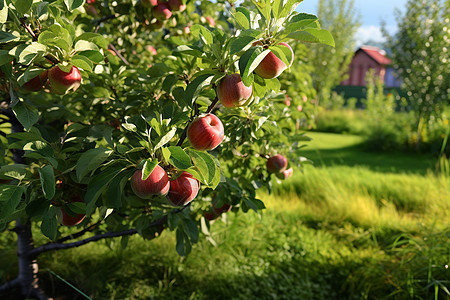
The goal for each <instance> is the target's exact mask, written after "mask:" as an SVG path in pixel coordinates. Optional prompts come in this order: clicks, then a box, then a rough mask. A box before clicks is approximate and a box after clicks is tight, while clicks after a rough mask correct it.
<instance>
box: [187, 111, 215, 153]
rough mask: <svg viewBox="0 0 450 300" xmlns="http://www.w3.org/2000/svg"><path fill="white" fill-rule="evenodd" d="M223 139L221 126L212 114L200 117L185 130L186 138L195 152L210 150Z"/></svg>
mask: <svg viewBox="0 0 450 300" xmlns="http://www.w3.org/2000/svg"><path fill="white" fill-rule="evenodd" d="M223 137H224V129H223V124H222V122H221V121H220V119H219V118H218V117H217V116H215V115H213V114H204V115H200V116H199V117H197V118H196V119H195V120H194V121H193V122H192V123H191V124H190V125H189V127H188V130H187V138H188V140H189V142H190V143H191V145H192V147H194V148H195V149H197V150H212V149H214V148H216V147H217V146H218V145H219V144H220V143H221V142H222V140H223Z"/></svg>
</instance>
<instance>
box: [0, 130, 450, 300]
mask: <svg viewBox="0 0 450 300" xmlns="http://www.w3.org/2000/svg"><path fill="white" fill-rule="evenodd" d="M308 135H309V136H311V137H312V138H313V141H312V142H311V143H309V146H308V147H306V148H302V149H301V151H300V153H299V155H303V156H306V157H308V158H311V159H313V160H314V162H315V167H312V166H306V167H305V168H304V170H303V171H302V172H301V171H300V170H298V169H296V170H295V171H294V176H293V177H291V178H289V179H288V180H286V181H283V182H280V181H277V180H276V179H275V178H274V179H273V186H274V189H273V193H272V194H270V195H269V194H267V192H264V191H261V192H260V193H259V197H260V198H261V199H262V200H264V202H265V203H266V206H267V209H266V210H264V211H263V212H262V213H261V214H256V213H254V212H249V213H247V214H243V213H241V212H239V213H237V214H236V213H233V212H231V213H228V214H226V215H224V218H222V219H219V220H216V221H215V222H214V223H212V224H211V230H210V233H209V234H207V235H202V236H201V238H200V242H199V243H198V244H196V245H195V246H194V247H193V251H192V253H191V254H190V255H189V256H188V257H179V256H178V255H177V254H176V251H175V235H174V233H172V232H169V231H164V232H163V233H162V235H161V236H160V237H159V238H157V239H156V240H153V241H144V240H142V239H141V238H139V237H137V236H135V237H132V238H131V239H130V240H129V241H128V246H127V247H126V248H122V243H121V240H120V239H115V240H110V241H107V242H104V243H97V244H88V245H86V246H83V247H80V248H78V249H71V250H67V251H59V252H55V253H46V254H45V255H43V256H42V257H39V259H40V264H41V265H40V267H41V277H42V282H43V284H44V285H45V287H46V290H47V291H48V293H49V294H51V295H52V296H53V295H59V296H61V298H59V299H84V298H83V297H82V296H81V295H79V294H78V293H77V292H76V291H75V290H74V289H73V288H71V287H69V286H68V285H66V284H65V283H63V282H62V281H61V280H60V279H58V278H57V277H56V276H55V275H54V274H58V275H59V276H61V277H62V278H64V279H65V280H67V281H69V282H70V283H71V284H72V285H74V286H75V287H76V288H78V289H80V290H81V291H83V292H84V293H86V294H87V295H89V296H90V297H91V298H93V299H449V297H450V294H449V292H448V289H449V288H448V287H449V286H450V269H449V264H450V226H449V220H450V200H449V199H450V178H448V177H443V176H435V175H433V172H432V171H430V170H428V167H431V168H432V167H433V163H434V162H433V158H432V157H426V156H415V155H412V154H399V153H371V152H366V151H363V150H362V146H361V145H360V143H361V139H360V138H359V137H356V136H347V135H336V134H322V133H311V134H309V133H308ZM11 237H12V235H10V236H9V237H8V236H5V235H3V237H2V238H1V241H2V243H0V252H1V253H4V254H5V255H3V256H2V257H0V265H2V266H6V265H8V272H7V273H8V274H10V275H13V273H14V260H13V259H14V252H15V248H14V245H13V244H12V242H13V238H11Z"/></svg>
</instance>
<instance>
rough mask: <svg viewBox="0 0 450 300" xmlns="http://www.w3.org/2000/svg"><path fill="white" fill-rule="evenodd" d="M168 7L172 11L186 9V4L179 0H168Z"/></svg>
mask: <svg viewBox="0 0 450 300" xmlns="http://www.w3.org/2000/svg"><path fill="white" fill-rule="evenodd" d="M169 7H170V9H171V10H172V11H183V10H185V9H186V4H183V1H181V0H169Z"/></svg>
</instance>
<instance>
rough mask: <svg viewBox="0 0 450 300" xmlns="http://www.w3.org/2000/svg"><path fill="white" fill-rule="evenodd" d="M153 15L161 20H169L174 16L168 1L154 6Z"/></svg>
mask: <svg viewBox="0 0 450 300" xmlns="http://www.w3.org/2000/svg"><path fill="white" fill-rule="evenodd" d="M153 16H154V17H155V18H156V19H157V20H159V21H164V20H168V19H169V18H170V17H171V16H172V12H171V11H170V9H169V6H168V4H167V2H163V3H160V4H158V5H156V6H155V7H154V8H153Z"/></svg>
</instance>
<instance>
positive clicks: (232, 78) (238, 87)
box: [217, 73, 252, 107]
mask: <svg viewBox="0 0 450 300" xmlns="http://www.w3.org/2000/svg"><path fill="white" fill-rule="evenodd" d="M251 95H252V86H251V85H250V86H245V85H244V83H243V82H242V79H241V75H239V74H238V73H236V74H231V75H227V76H225V77H224V78H222V79H221V80H220V82H219V85H218V86H217V97H218V98H219V100H220V103H222V105H223V106H225V107H235V106H242V105H243V104H244V103H245V102H246V101H247V100H248V98H250V97H251Z"/></svg>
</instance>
